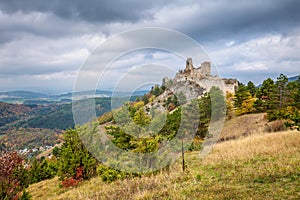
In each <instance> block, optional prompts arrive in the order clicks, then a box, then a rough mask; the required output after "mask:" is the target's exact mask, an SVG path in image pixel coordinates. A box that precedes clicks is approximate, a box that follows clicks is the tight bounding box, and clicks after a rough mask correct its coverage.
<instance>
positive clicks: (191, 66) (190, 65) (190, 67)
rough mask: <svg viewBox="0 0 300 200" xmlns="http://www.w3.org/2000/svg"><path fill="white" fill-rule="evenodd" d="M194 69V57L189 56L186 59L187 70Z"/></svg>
mask: <svg viewBox="0 0 300 200" xmlns="http://www.w3.org/2000/svg"><path fill="white" fill-rule="evenodd" d="M193 69H194V67H193V60H192V58H188V59H187V60H186V66H185V71H192V70H193Z"/></svg>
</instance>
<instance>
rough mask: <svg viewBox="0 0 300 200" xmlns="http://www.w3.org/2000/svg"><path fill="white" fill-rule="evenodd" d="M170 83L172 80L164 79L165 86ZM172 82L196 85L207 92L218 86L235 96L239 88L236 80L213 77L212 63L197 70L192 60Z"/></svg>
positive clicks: (189, 60)
mask: <svg viewBox="0 0 300 200" xmlns="http://www.w3.org/2000/svg"><path fill="white" fill-rule="evenodd" d="M168 81H170V79H168V78H164V79H163V84H165V83H166V82H168ZM172 82H173V83H174V84H176V83H180V82H190V83H196V84H197V85H199V86H200V87H202V88H204V89H205V90H206V91H207V92H208V91H209V90H210V89H211V88H212V87H213V86H216V87H219V88H220V89H221V90H223V92H224V94H226V93H232V94H235V90H236V88H237V87H238V81H237V80H236V79H226V78H220V77H218V76H213V75H211V63H210V62H207V61H206V62H203V63H201V65H200V66H199V67H198V68H195V67H194V65H193V60H192V58H188V59H187V60H186V66H185V69H184V70H179V72H178V73H177V74H176V76H175V78H174V79H173V80H172Z"/></svg>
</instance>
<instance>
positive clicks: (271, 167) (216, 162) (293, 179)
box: [29, 131, 300, 200]
mask: <svg viewBox="0 0 300 200" xmlns="http://www.w3.org/2000/svg"><path fill="white" fill-rule="evenodd" d="M299 158H300V133H299V132H295V131H286V132H278V133H265V134H262V133H261V134H256V135H251V136H249V137H246V138H241V139H238V140H233V141H226V142H222V143H218V144H217V145H216V146H215V148H214V150H213V151H212V152H211V154H209V155H208V156H207V157H206V158H205V159H204V160H200V159H199V154H198V153H197V152H192V153H189V154H186V162H187V165H188V171H187V172H185V173H183V172H182V171H181V168H180V164H179V163H177V164H175V165H174V166H172V168H171V170H170V171H169V172H160V173H158V174H156V175H152V176H148V177H142V178H133V179H125V180H123V181H116V182H113V183H109V184H108V183H103V182H102V181H101V179H100V178H98V177H97V178H93V179H91V180H89V181H86V182H83V183H82V184H81V185H80V186H79V187H77V188H73V189H68V190H63V189H62V188H59V187H58V183H59V182H58V180H57V179H53V180H48V181H44V182H41V183H37V184H35V185H32V186H30V188H29V192H30V193H31V194H32V196H33V199H43V200H44V199H299V197H300V165H299V163H300V159H299Z"/></svg>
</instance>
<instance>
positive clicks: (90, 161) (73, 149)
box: [58, 129, 97, 180]
mask: <svg viewBox="0 0 300 200" xmlns="http://www.w3.org/2000/svg"><path fill="white" fill-rule="evenodd" d="M58 164H59V166H58V175H59V177H60V179H62V180H64V179H66V178H74V179H79V178H83V179H88V178H90V177H92V176H93V175H95V171H96V165H97V161H96V159H95V158H94V157H93V156H92V155H91V154H90V153H89V152H88V150H87V149H86V148H85V146H84V144H83V143H82V141H81V139H80V137H79V135H78V132H77V130H76V129H75V130H74V129H69V130H67V131H66V132H65V133H64V143H63V145H62V147H61V153H60V159H59V163H58ZM79 169H83V171H82V172H81V171H80V170H79ZM79 171H80V173H82V174H81V176H80V177H78V172H79Z"/></svg>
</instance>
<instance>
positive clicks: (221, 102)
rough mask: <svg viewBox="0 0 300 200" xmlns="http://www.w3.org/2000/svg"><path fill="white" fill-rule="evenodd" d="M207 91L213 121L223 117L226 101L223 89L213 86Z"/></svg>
mask: <svg viewBox="0 0 300 200" xmlns="http://www.w3.org/2000/svg"><path fill="white" fill-rule="evenodd" d="M209 93H210V99H211V106H212V111H211V119H212V120H213V121H214V120H219V119H221V118H222V117H225V115H226V102H225V97H224V95H223V91H222V90H221V89H220V88H218V87H215V86H213V87H212V88H211V89H210V92H209Z"/></svg>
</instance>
